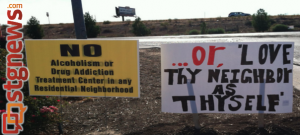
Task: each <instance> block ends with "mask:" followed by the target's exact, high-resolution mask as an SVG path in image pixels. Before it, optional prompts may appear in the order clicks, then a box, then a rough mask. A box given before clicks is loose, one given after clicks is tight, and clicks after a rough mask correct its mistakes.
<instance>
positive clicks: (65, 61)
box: [25, 40, 140, 97]
mask: <svg viewBox="0 0 300 135" xmlns="http://www.w3.org/2000/svg"><path fill="white" fill-rule="evenodd" d="M25 45H26V56H27V67H28V69H29V72H30V77H29V91H30V95H31V96H46V95H47V96H49V95H50V96H51V95H52V96H59V95H61V96H76V97H82V96H84V97H87V96H88V97H140V92H139V91H140V90H139V88H140V87H139V84H140V81H139V64H138V63H139V52H138V50H139V48H138V41H136V40H113V41H108V40H25Z"/></svg>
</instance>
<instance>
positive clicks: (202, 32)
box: [200, 22, 207, 34]
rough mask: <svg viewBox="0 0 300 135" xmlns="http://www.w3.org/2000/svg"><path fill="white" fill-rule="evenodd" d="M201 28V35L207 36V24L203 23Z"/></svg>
mask: <svg viewBox="0 0 300 135" xmlns="http://www.w3.org/2000/svg"><path fill="white" fill-rule="evenodd" d="M200 27H201V34H206V33H207V28H206V23H205V22H202V23H201V25H200Z"/></svg>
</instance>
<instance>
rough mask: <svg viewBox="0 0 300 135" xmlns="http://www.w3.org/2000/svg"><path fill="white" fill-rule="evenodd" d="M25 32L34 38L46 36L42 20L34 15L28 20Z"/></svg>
mask: <svg viewBox="0 0 300 135" xmlns="http://www.w3.org/2000/svg"><path fill="white" fill-rule="evenodd" d="M25 34H26V35H28V37H30V38H32V39H41V38H43V37H44V30H43V28H42V27H41V25H40V21H39V20H37V19H36V18H35V17H34V16H31V18H30V19H29V20H28V21H27V26H26V31H25Z"/></svg>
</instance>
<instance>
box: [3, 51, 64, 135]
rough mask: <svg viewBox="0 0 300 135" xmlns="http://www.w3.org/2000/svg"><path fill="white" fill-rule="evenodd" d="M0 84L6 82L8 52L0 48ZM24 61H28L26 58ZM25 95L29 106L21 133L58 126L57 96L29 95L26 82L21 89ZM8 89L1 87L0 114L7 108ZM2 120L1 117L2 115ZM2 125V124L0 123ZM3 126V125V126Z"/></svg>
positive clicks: (35, 131) (25, 102)
mask: <svg viewBox="0 0 300 135" xmlns="http://www.w3.org/2000/svg"><path fill="white" fill-rule="evenodd" d="M0 52H1V53H0V63H1V65H0V85H1V86H2V85H3V84H4V83H6V64H2V63H6V57H5V56H6V55H7V54H8V52H7V51H6V50H5V49H2V48H0ZM22 61H23V63H26V59H25V58H24V59H23V60H22ZM21 91H22V92H23V95H24V100H23V103H24V104H25V106H27V111H26V113H25V116H24V123H23V125H22V126H23V129H24V130H23V131H22V132H21V134H26V135H32V134H38V133H40V132H46V131H50V130H52V128H53V127H54V126H55V127H56V126H57V123H59V122H61V118H60V114H59V113H58V106H59V103H61V102H62V101H60V100H58V98H57V97H47V96H39V97H32V96H29V89H28V83H27V82H25V83H24V85H23V88H22V89H21ZM5 93H6V91H5V90H4V89H3V87H0V110H1V112H0V115H1V113H3V112H5V111H6V110H5V109H6V104H7V100H6V97H5V96H6V94H5ZM0 121H2V120H1V117H0ZM0 125H1V124H0ZM1 127H2V126H1Z"/></svg>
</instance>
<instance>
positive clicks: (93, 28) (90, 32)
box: [84, 12, 101, 38]
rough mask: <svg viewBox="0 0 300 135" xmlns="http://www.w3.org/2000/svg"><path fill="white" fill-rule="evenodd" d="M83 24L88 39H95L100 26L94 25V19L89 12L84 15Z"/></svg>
mask: <svg viewBox="0 0 300 135" xmlns="http://www.w3.org/2000/svg"><path fill="white" fill-rule="evenodd" d="M84 23H85V28H86V35H87V37H89V38H94V37H97V35H98V34H99V33H100V30H101V29H100V26H97V25H96V19H94V18H93V17H92V16H91V15H90V13H89V12H86V13H85V14H84Z"/></svg>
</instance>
